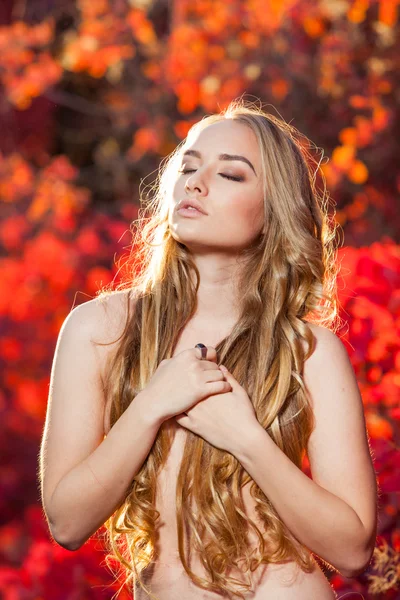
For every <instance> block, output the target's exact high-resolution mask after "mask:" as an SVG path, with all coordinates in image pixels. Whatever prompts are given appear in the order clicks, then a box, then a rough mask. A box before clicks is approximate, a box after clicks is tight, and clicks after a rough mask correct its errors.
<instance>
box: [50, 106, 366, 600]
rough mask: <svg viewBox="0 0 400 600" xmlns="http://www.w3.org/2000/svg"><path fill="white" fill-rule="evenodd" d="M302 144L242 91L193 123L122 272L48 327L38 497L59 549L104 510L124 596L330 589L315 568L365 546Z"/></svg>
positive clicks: (357, 466) (359, 425)
mask: <svg viewBox="0 0 400 600" xmlns="http://www.w3.org/2000/svg"><path fill="white" fill-rule="evenodd" d="M306 142H307V140H306V138H304V136H303V137H302V136H301V135H300V134H299V132H298V131H297V130H296V129H295V128H294V127H292V126H290V125H289V124H287V123H286V122H284V121H283V120H281V119H279V118H277V117H275V116H273V115H271V114H268V113H266V112H264V111H263V110H262V109H261V108H259V107H255V106H254V105H250V104H248V103H246V102H244V101H243V100H237V101H233V102H232V103H231V105H230V106H229V107H228V108H227V109H226V110H225V111H222V112H221V113H220V114H216V115H211V116H208V117H206V118H203V119H202V120H201V121H199V122H198V123H197V124H195V126H193V127H192V129H191V130H190V132H189V135H188V136H187V138H186V139H185V140H184V141H183V142H182V143H181V144H180V145H179V146H178V147H177V148H176V150H175V151H174V152H173V153H172V154H171V156H170V157H169V158H168V160H167V161H166V163H165V164H164V166H163V168H162V169H160V176H159V178H158V180H157V184H156V186H155V190H154V191H155V193H154V195H153V198H152V200H151V201H150V202H149V203H148V207H147V208H148V209H149V215H150V216H149V217H148V218H147V217H145V212H143V213H142V215H141V222H143V223H144V226H143V227H142V228H141V229H140V233H141V237H140V236H138V237H137V239H136V240H135V244H134V245H133V248H134V252H135V254H134V255H133V256H132V273H133V275H132V279H131V280H130V281H128V282H127V283H126V285H125V286H122V288H121V289H118V290H117V291H115V290H114V291H110V290H108V291H105V290H104V291H103V293H102V294H100V296H99V297H97V298H95V299H93V300H91V301H89V302H86V303H84V304H83V305H80V306H78V307H76V308H75V309H74V310H73V311H72V312H71V313H70V314H69V315H68V317H67V319H66V320H65V322H64V324H63V326H62V328H61V332H60V335H59V339H58V342H57V348H56V352H55V357H54V362H53V368H52V373H51V385H50V394H49V405H48V413H47V418H46V425H45V430H44V434H43V442H42V450H41V465H40V467H41V468H40V474H41V485H42V498H43V506H44V510H45V513H46V517H47V519H48V523H49V528H50V531H51V533H52V535H53V536H54V538H55V540H56V541H57V542H58V543H59V544H61V545H62V546H64V547H65V548H68V549H70V550H76V549H78V548H80V547H81V546H82V544H84V543H85V541H86V540H87V539H88V538H89V537H90V536H91V535H92V534H93V533H94V532H96V531H97V530H98V529H99V528H100V527H101V525H102V524H105V525H106V531H107V532H108V534H109V537H108V541H109V549H110V551H111V552H112V554H114V555H115V556H117V557H118V560H119V561H120V562H121V564H123V565H124V566H125V567H126V581H129V582H132V583H133V586H134V587H133V593H134V598H135V600H141V599H144V598H149V597H151V598H157V599H158V600H176V599H177V598H181V599H182V600H200V599H208V600H217V598H221V597H224V598H237V597H240V598H246V599H247V598H252V599H255V600H271V599H273V600H314V599H318V600H328V599H332V598H335V597H336V596H335V593H334V591H333V589H332V587H331V586H330V584H329V582H328V579H327V578H326V576H325V575H324V573H323V571H322V569H321V566H320V565H322V566H326V567H327V568H331V569H336V570H337V571H339V572H340V573H341V574H343V575H344V576H346V577H353V576H356V575H358V574H360V573H361V572H362V571H363V570H364V569H365V568H366V567H367V565H368V563H369V561H370V559H371V556H372V552H373V549H374V545H375V536H376V523H377V511H376V507H377V486H376V476H375V472H374V467H373V463H372V460H371V454H370V449H369V443H368V437H367V432H366V427H365V420H364V413H363V405H362V401H361V398H360V393H359V390H358V386H357V383H356V379H355V376H354V372H353V370H352V367H351V365H350V362H349V359H348V355H347V352H346V350H345V348H344V346H343V344H342V342H341V341H340V339H339V338H338V336H337V335H336V334H335V333H334V329H335V328H336V326H337V325H335V321H336V317H337V301H336V296H335V275H336V272H337V268H336V263H335V249H334V226H333V225H332V220H331V219H330V218H329V216H328V212H327V197H326V195H325V193H324V194H323V195H322V196H321V197H320V196H319V195H318V193H317V189H316V184H315V173H313V170H312V160H313V159H312V157H311V155H310V153H309V152H308V150H307V149H306V145H307V144H306ZM318 166H319V165H318ZM139 221H140V219H139ZM305 452H306V453H307V456H308V459H309V463H310V468H311V473H312V479H311V478H309V477H308V476H307V474H306V473H304V472H303V471H302V469H301V467H302V460H303V458H304V453H305ZM316 557H318V561H319V562H318V561H317V560H316ZM319 563H320V564H319Z"/></svg>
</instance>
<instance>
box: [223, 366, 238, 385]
mask: <svg viewBox="0 0 400 600" xmlns="http://www.w3.org/2000/svg"><path fill="white" fill-rule="evenodd" d="M219 368H220V370H221V371H222V373H223V374H224V377H225V379H226V381H228V382H229V383H230V384H231V385H233V384H234V383H237V381H236V379H235V378H234V376H233V375H232V373H231V372H230V371H228V369H227V368H226V367H225V365H219Z"/></svg>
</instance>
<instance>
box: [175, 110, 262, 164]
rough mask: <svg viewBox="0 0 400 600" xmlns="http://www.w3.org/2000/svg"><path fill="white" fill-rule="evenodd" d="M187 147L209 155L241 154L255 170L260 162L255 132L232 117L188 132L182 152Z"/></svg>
mask: <svg viewBox="0 0 400 600" xmlns="http://www.w3.org/2000/svg"><path fill="white" fill-rule="evenodd" d="M188 148H195V149H196V150H199V151H200V152H202V154H203V153H204V155H205V154H207V155H210V156H211V155H212V154H215V155H217V154H221V153H226V154H241V155H243V156H245V157H246V158H248V159H249V160H250V161H251V162H252V163H253V165H254V166H255V168H256V170H257V166H259V164H260V150H259V146H258V141H257V138H256V136H255V134H254V133H253V131H252V130H251V129H250V127H248V126H247V125H245V124H244V123H239V122H238V121H234V120H233V119H224V120H221V121H218V122H217V123H212V124H211V125H207V126H206V127H205V128H204V129H202V130H201V131H197V132H193V133H191V134H189V136H188V138H187V142H186V144H185V147H184V148H183V149H182V153H183V152H184V151H185V150H187V149H188ZM257 172H258V171H257Z"/></svg>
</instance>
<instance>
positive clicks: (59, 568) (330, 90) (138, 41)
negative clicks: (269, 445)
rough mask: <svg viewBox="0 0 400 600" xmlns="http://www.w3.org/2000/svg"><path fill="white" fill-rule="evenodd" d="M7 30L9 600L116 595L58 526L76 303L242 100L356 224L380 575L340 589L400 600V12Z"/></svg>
mask: <svg viewBox="0 0 400 600" xmlns="http://www.w3.org/2000/svg"><path fill="white" fill-rule="evenodd" d="M0 19H1V27H0V80H1V88H0V89H1V99H0V108H1V110H0V120H1V131H0V211H1V221H0V326H1V338H0V368H1V372H2V375H3V378H2V389H1V391H0V415H1V418H0V453H1V463H0V597H1V598H4V600H22V599H24V600H25V599H27V600H28V599H29V600H39V598H40V599H41V600H64V599H65V600H66V599H71V598H74V600H83V599H85V600H86V599H91V600H92V599H96V600H97V599H109V598H111V597H112V595H113V593H114V592H115V590H116V589H117V586H115V585H114V584H113V581H112V577H111V575H110V573H109V571H107V570H106V568H105V566H104V561H103V559H104V554H103V552H102V547H101V544H100V542H99V540H98V539H96V538H92V539H91V540H90V541H89V542H88V543H87V544H85V545H84V546H83V547H82V548H81V549H80V550H79V551H77V552H68V551H67V550H64V549H63V548H61V547H59V546H57V545H56V544H55V542H54V541H52V540H51V538H50V537H49V534H48V530H47V526H46V524H45V521H44V519H43V514H42V509H41V505H40V494H39V487H38V481H37V459H38V453H39V444H40V438H41V434H42V429H43V424H44V418H45V411H46V403H47V394H48V386H49V376H50V368H51V361H52V357H53V354H54V350H55V344H56V339H57V336H58V333H59V330H60V327H61V325H62V322H63V321H64V319H65V317H66V315H67V314H68V313H69V311H70V310H71V308H72V307H73V306H74V305H76V304H79V303H81V302H84V301H86V300H88V299H90V298H91V297H93V296H94V295H95V293H96V291H97V289H98V288H99V287H100V286H102V285H104V284H107V283H109V282H110V281H111V280H112V279H113V277H114V276H115V277H116V282H117V281H118V277H119V273H118V269H117V265H116V259H118V258H119V257H121V256H122V255H123V254H124V253H125V252H126V250H127V248H128V246H129V243H130V242H131V235H130V232H129V225H130V223H131V222H132V221H133V220H134V219H136V217H137V211H138V201H139V183H140V181H141V180H144V182H145V183H150V182H151V181H152V178H153V177H154V174H155V169H157V167H158V165H159V162H160V160H161V159H162V157H163V156H165V155H166V154H167V153H169V152H170V151H171V150H172V149H173V148H174V147H175V146H176V145H177V143H178V142H179V141H180V140H181V139H182V138H183V137H184V136H185V135H186V133H187V131H188V128H189V126H190V125H191V124H192V123H193V122H195V121H198V120H199V119H200V118H201V117H202V116H203V115H204V114H206V113H207V114H209V113H211V112H216V111H219V110H220V109H222V108H223V107H225V106H226V105H227V104H228V103H229V101H230V100H232V99H233V98H235V97H237V96H239V95H241V94H243V93H245V94H246V95H247V97H248V99H250V100H256V99H257V98H260V99H261V101H262V102H263V103H264V105H266V107H267V108H269V110H270V111H271V112H272V113H274V114H277V112H278V113H279V114H280V115H282V117H283V118H284V119H285V120H287V121H290V122H292V123H293V124H294V125H295V126H296V127H297V128H298V129H299V130H300V131H302V132H304V133H305V134H306V135H307V136H308V137H309V138H311V140H312V141H313V142H314V143H315V144H316V147H317V148H323V149H324V152H325V157H326V158H325V159H324V161H323V165H322V169H323V172H324V175H325V177H326V183H327V186H328V189H329V191H330V193H331V196H332V198H333V200H334V202H335V203H336V219H337V221H338V222H339V223H340V224H341V226H342V233H343V247H342V249H341V250H340V255H339V257H340V260H341V264H342V274H341V279H340V299H341V302H342V315H341V316H342V317H343V319H344V320H345V321H346V324H347V327H345V328H344V329H343V331H342V332H341V335H343V336H344V339H345V340H347V341H348V345H347V347H348V351H349V354H350V356H351V359H352V363H353V366H354V369H355V371H356V374H357V378H358V382H359V386H360V389H361V392H362V397H363V402H364V407H365V416H366V422H367V428H368V432H369V435H370V439H371V447H372V449H373V452H374V458H375V468H376V471H377V475H378V480H379V485H380V490H381V497H380V508H379V530H378V539H377V546H376V550H375V555H374V557H373V560H372V561H371V564H370V566H369V568H368V570H367V571H366V572H365V573H364V574H363V575H361V576H360V577H358V578H356V579H345V578H343V577H341V576H340V575H338V574H334V573H327V576H329V578H330V580H331V581H332V583H333V585H334V587H335V589H337V591H338V593H339V597H342V596H344V594H345V593H346V592H360V593H361V594H362V595H363V597H364V598H365V599H367V598H378V599H380V598H400V524H399V490H400V455H399V444H400V428H399V421H400V405H399V396H400V394H399V388H400V336H399V329H400V286H399V283H400V246H399V245H398V243H399V229H400V220H399V217H398V214H399V192H400V163H399V158H398V157H399V154H400V127H399V110H398V106H399V98H400V87H399V73H400V70H399V56H400V39H399V3H398V2H397V1H395V0H380V1H379V0H355V1H349V0H340V1H339V0H336V1H335V0H317V1H315V0H298V1H294V0H281V1H278V0H276V1H274V0H244V1H238V0H232V1H227V0H225V1H223V0H212V1H211V0H196V2H193V1H190V0H170V1H168V2H167V1H166V0H155V1H154V2H151V1H149V0H130V1H128V0H113V1H112V2H111V0H109V1H108V0H96V2H94V1H91V0H77V1H76V2H73V1H64V2H62V1H56V0H35V2H26V1H23V0H19V1H15V2H12V1H9V0H3V1H2V3H1V5H0ZM328 159H329V160H328ZM304 468H305V469H307V468H308V466H307V464H305V465H304ZM128 596H129V594H128V593H127V592H124V591H123V592H122V593H121V596H120V598H121V599H123V598H128ZM351 597H357V598H360V595H356V594H354V596H353V595H352V594H350V595H348V596H347V595H346V599H347V598H351Z"/></svg>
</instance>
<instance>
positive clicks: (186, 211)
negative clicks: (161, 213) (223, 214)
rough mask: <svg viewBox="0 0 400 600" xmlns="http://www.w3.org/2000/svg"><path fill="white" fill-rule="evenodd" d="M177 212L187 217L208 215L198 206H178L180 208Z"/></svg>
mask: <svg viewBox="0 0 400 600" xmlns="http://www.w3.org/2000/svg"><path fill="white" fill-rule="evenodd" d="M176 212H177V213H178V214H180V215H183V216H185V217H199V216H201V217H205V216H206V215H205V214H204V213H203V212H201V211H200V210H197V208H191V207H189V206H186V207H182V208H178V210H177V211H176Z"/></svg>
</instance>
